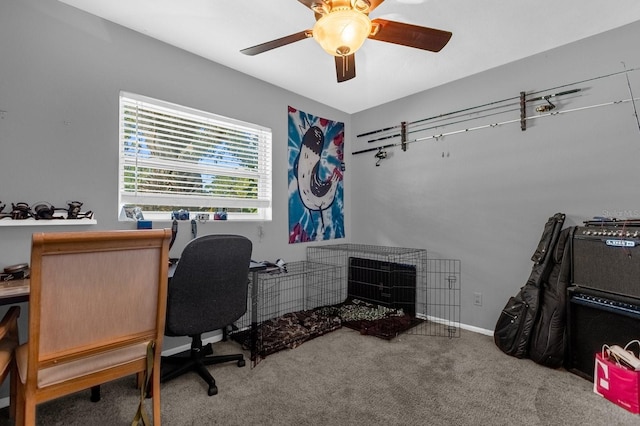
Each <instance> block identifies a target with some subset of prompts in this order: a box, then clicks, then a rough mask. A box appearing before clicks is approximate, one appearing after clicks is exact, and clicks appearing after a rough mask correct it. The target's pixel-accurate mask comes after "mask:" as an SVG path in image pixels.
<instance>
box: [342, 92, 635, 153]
mask: <svg viewBox="0 0 640 426" xmlns="http://www.w3.org/2000/svg"><path fill="white" fill-rule="evenodd" d="M639 99H640V98H629V99H622V100H618V101H610V102H605V103H601V104H596V105H589V106H584V107H578V108H572V109H567V110H562V111H550V112H546V113H543V114H539V115H533V116H529V117H524V118H523V119H524V120H535V119H538V118H543V117H550V116H554V115H561V114H567V113H570V112H577V111H583V110H587V109H593V108H600V107H605V106H610V105H618V104H623V103H627V102H633V103H635V101H637V100H639ZM523 119H522V118H515V119H512V120H507V121H502V122H499V123H490V124H484V125H481V126H475V127H469V128H466V129H460V130H453V131H451V132H445V133H440V134H438V135H431V136H425V137H422V138H417V139H413V140H411V141H405V142H397V143H392V144H387V145H384V146H380V147H376V148H368V149H363V150H361V151H355V152H352V153H351V155H357V154H363V153H366V152H371V151H378V150H382V149H385V148H391V147H395V146H402V145H407V144H410V143H414V142H423V141H426V140H429V139H435V140H438V139H440V138H443V137H445V136H451V135H455V134H458V133H467V132H471V131H474V130H481V129H487V128H492V127H498V126H502V125H506V124H512V123H519V122H521V120H523Z"/></svg>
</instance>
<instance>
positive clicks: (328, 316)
mask: <svg viewBox="0 0 640 426" xmlns="http://www.w3.org/2000/svg"><path fill="white" fill-rule="evenodd" d="M420 322H422V320H420V319H416V318H415V317H413V316H412V315H407V314H405V313H404V312H403V311H402V310H400V309H392V308H387V307H384V306H379V305H374V304H371V303H368V302H364V301H361V300H359V299H348V300H347V301H345V302H344V303H341V304H338V305H332V306H324V307H319V308H315V309H311V310H306V311H298V312H290V313H286V314H284V315H280V316H278V317H276V318H271V319H269V320H266V321H263V322H262V323H260V324H258V326H257V330H256V331H255V334H253V333H252V332H251V330H242V331H235V332H233V333H231V337H232V338H233V339H234V340H235V341H237V342H239V343H240V344H241V345H242V346H243V348H244V349H246V350H250V349H251V348H255V351H256V353H255V354H252V357H254V356H259V357H260V358H265V357H266V356H268V355H271V354H273V353H276V352H279V351H281V350H283V349H293V348H296V347H298V346H300V345H301V344H303V343H304V342H306V341H308V340H311V339H314V338H316V337H318V336H322V335H324V334H327V333H330V332H331V331H334V330H337V329H339V328H341V327H342V326H345V327H348V328H351V329H354V330H357V331H360V333H361V334H366V335H372V336H376V337H380V338H383V339H387V340H388V339H392V338H393V337H395V336H397V335H398V334H399V333H402V332H403V331H406V330H408V329H409V328H411V327H413V326H414V325H416V324H418V323H420ZM252 334H253V335H254V336H256V337H255V338H256V340H257V341H256V342H255V345H252V341H251V339H252Z"/></svg>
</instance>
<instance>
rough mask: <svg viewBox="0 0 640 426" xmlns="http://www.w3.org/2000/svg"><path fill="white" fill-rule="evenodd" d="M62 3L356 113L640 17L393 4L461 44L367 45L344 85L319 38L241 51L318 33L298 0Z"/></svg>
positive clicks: (610, 6) (562, 0) (518, 5)
mask: <svg viewBox="0 0 640 426" xmlns="http://www.w3.org/2000/svg"><path fill="white" fill-rule="evenodd" d="M60 1H62V2H63V3H67V4H69V5H71V6H74V7H77V8H79V9H82V10H84V11H86V12H88V13H91V14H93V15H97V16H100V17H102V18H104V19H106V20H109V21H112V22H115V23H117V24H120V25H122V26H125V27H128V28H131V29H132V30H135V31H138V32H140V33H142V34H145V35H148V36H150V37H153V38H156V39H158V40H161V41H164V42H165V43H168V44H171V45H173V46H176V47H179V48H181V49H184V50H187V51H189V52H192V53H194V54H196V55H199V56H202V57H204V58H207V59H210V60H212V61H215V62H217V63H220V64H223V65H225V66H227V67H230V68H233V69H235V70H238V71H240V72H243V73H245V74H249V75H251V76H254V77H256V78H259V79H260V80H264V81H266V82H269V83H272V84H274V85H276V86H279V87H282V88H284V89H287V90H290V91H292V92H295V93H297V94H300V95H302V96H306V97H308V98H311V99H314V100H316V101H318V102H321V103H323V104H326V105H329V106H332V107H334V108H337V109H339V110H341V111H344V112H347V113H350V114H351V113H355V112H358V111H361V110H364V109H367V108H370V107H373V106H376V105H380V104H383V103H386V102H389V101H392V100H395V99H399V98H402V97H404V96H407V95H410V94H413V93H417V92H421V91H423V90H426V89H429V88H432V87H435V86H438V85H441V84H444V83H447V82H450V81H453V80H457V79H460V78H463V77H466V76H468V75H471V74H475V73H478V72H481V71H484V70H487V69H490V68H494V67H496V66H499V65H503V64H506V63H509V62H512V61H515V60H517V59H520V58H523V57H527V56H530V55H533V54H536V53H540V52H543V51H545V50H549V49H552V48H554V47H557V46H561V45H564V44H567V43H571V42H573V41H576V40H580V39H582V38H585V37H588V36H591V35H594V34H598V33H600V32H603V31H607V30H610V29H613V28H616V27H619V26H622V25H625V24H628V23H631V22H634V21H638V20H640V1H638V0H612V1H603V0H537V1H525V0H482V1H480V0H386V1H385V2H384V3H382V4H381V5H380V6H379V7H378V8H377V9H375V10H374V11H373V12H372V13H371V14H370V17H371V18H372V19H373V18H384V19H388V20H394V21H398V22H404V23H410V24H414V25H420V26H425V27H431V28H437V29H442V30H447V31H451V32H453V37H452V38H451V41H450V42H449V44H447V46H445V47H444V49H442V50H441V51H440V52H439V53H433V52H428V51H423V50H418V49H412V48H409V47H405V46H399V45H395V44H390V43H384V42H380V41H376V40H366V41H365V44H364V45H363V47H362V48H361V49H360V50H359V51H358V52H357V53H356V74H357V75H356V78H354V79H352V80H349V81H346V82H343V83H337V82H336V73H335V64H334V60H333V58H332V57H331V56H329V55H328V54H327V53H325V52H324V51H323V50H322V48H320V46H319V45H317V43H316V42H315V40H313V39H305V40H302V41H298V42H296V43H293V44H290V45H287V46H284V47H280V48H277V49H275V50H271V51H269V52H265V53H262V54H260V55H257V56H246V55H244V54H242V53H240V50H241V49H243V48H246V47H250V46H254V45H256V44H260V43H263V42H266V41H270V40H273V39H276V38H280V37H284V36H287V35H290V34H293V33H297V32H299V31H303V30H305V29H311V28H312V27H313V24H314V23H315V18H314V15H313V12H312V11H311V10H310V9H308V8H307V7H306V6H304V5H303V4H302V3H300V2H298V1H297V0H262V1H260V0H60ZM612 48H615V46H612ZM211 78H212V79H213V78H215V76H212V77H211Z"/></svg>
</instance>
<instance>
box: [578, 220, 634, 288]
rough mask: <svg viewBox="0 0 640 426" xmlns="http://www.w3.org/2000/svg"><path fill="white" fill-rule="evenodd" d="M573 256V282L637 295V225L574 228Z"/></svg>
mask: <svg viewBox="0 0 640 426" xmlns="http://www.w3.org/2000/svg"><path fill="white" fill-rule="evenodd" d="M572 257H573V259H572V262H571V264H572V269H573V271H572V277H573V279H572V282H573V284H575V285H578V286H580V287H586V288H591V289H595V290H601V291H605V292H609V293H613V294H617V295H624V296H628V297H638V298H640V228H638V227H624V226H585V227H577V228H576V232H575V233H574V236H573V241H572Z"/></svg>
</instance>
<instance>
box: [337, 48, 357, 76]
mask: <svg viewBox="0 0 640 426" xmlns="http://www.w3.org/2000/svg"><path fill="white" fill-rule="evenodd" d="M335 58H336V76H337V77H338V83H342V82H343V81H347V80H351V79H352V78H354V77H355V76H356V57H355V53H352V54H351V55H348V56H336V57H335Z"/></svg>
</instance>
